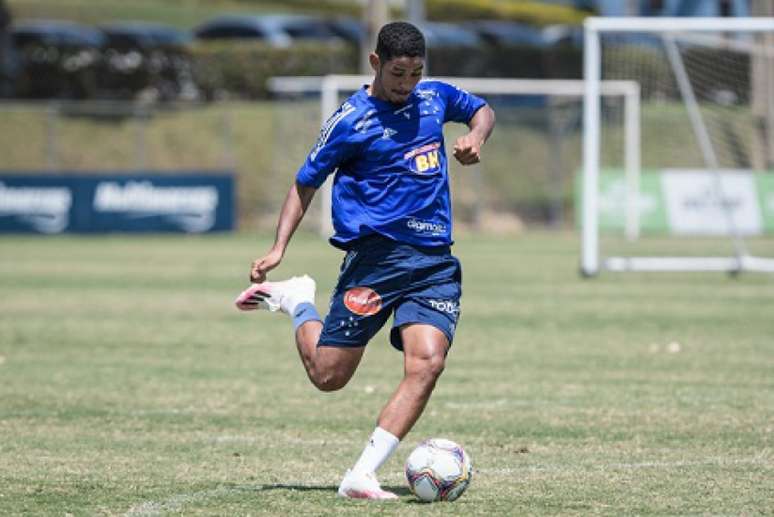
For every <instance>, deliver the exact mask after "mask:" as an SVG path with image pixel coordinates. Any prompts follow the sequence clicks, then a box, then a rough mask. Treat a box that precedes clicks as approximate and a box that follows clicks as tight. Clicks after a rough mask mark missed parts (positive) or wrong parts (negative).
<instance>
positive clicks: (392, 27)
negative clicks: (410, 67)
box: [376, 22, 425, 63]
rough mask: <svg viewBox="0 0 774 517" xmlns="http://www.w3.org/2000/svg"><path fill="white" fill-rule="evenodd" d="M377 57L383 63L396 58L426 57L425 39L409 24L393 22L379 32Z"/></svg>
mask: <svg viewBox="0 0 774 517" xmlns="http://www.w3.org/2000/svg"><path fill="white" fill-rule="evenodd" d="M376 55H377V56H379V60H380V61H381V62H382V63H386V62H387V61H389V60H390V59H394V58H396V57H425V37H424V36H423V35H422V33H421V32H420V30H419V29H417V28H416V27H415V26H414V25H412V24H410V23H408V22H392V23H388V24H386V25H385V26H384V27H382V28H381V30H380V31H379V36H378V37H377V40H376Z"/></svg>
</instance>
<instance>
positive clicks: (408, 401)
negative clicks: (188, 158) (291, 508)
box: [339, 324, 449, 499]
mask: <svg viewBox="0 0 774 517" xmlns="http://www.w3.org/2000/svg"><path fill="white" fill-rule="evenodd" d="M400 332H401V339H402V342H403V352H404V356H403V358H404V359H403V363H404V376H403V380H402V381H401V383H400V385H398V389H397V390H396V391H395V393H393V395H392V397H391V398H390V400H389V402H387V405H386V406H384V408H383V409H382V412H381V414H380V415H379V420H378V425H377V427H376V429H375V430H374V432H373V434H372V435H371V438H370V439H369V441H368V444H366V447H365V449H364V450H363V452H362V454H361V455H360V458H359V459H358V460H357V463H355V466H354V467H352V469H351V470H350V471H349V472H347V474H346V475H345V476H344V480H343V481H342V482H341V486H339V495H342V496H346V497H363V498H368V499H394V498H395V497H396V496H395V495H394V494H392V493H390V492H385V491H384V490H382V489H381V487H380V486H379V483H378V481H377V480H376V476H375V472H376V471H377V470H378V469H379V467H381V466H382V465H383V464H384V462H386V461H387V460H388V459H389V457H390V456H391V455H392V454H393V453H394V452H395V449H397V447H398V444H399V443H400V440H401V439H403V437H404V436H406V434H407V433H408V432H409V431H410V430H411V428H412V427H413V426H414V423H416V421H417V419H418V418H419V416H420V415H421V414H422V411H423V410H424V409H425V406H426V405H427V401H428V400H429V399H430V395H431V394H432V392H433V388H434V387H435V382H436V381H437V380H438V376H440V375H441V372H442V371H443V367H444V362H445V359H446V351H447V350H448V348H449V341H448V340H447V338H446V335H444V333H443V332H441V331H440V330H438V329H437V328H436V327H434V326H432V325H425V324H411V325H406V326H404V327H402V328H401V330H400ZM363 487H365V488H366V489H363Z"/></svg>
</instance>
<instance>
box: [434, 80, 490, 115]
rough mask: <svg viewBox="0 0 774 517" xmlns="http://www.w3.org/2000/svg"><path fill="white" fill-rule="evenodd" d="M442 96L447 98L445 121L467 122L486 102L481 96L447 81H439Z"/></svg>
mask: <svg viewBox="0 0 774 517" xmlns="http://www.w3.org/2000/svg"><path fill="white" fill-rule="evenodd" d="M438 85H439V86H438V88H439V90H440V91H441V96H442V97H443V98H444V99H446V114H445V116H444V122H462V123H463V124H467V123H468V122H469V121H470V119H472V118H473V115H475V114H476V112H477V111H478V110H479V109H480V108H481V106H483V105H485V104H486V101H485V100H484V99H482V98H481V97H478V96H476V95H473V94H472V93H469V92H467V91H465V90H463V89H461V88H457V87H456V86H454V85H451V84H446V83H438Z"/></svg>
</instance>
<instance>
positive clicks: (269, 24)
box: [193, 14, 344, 47]
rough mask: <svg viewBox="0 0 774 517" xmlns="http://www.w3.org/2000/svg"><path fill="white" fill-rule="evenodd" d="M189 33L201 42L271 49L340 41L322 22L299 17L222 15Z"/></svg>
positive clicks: (314, 18)
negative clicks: (261, 44)
mask: <svg viewBox="0 0 774 517" xmlns="http://www.w3.org/2000/svg"><path fill="white" fill-rule="evenodd" d="M193 32H194V36H195V37H196V38H198V39H203V40H216V39H255V40H262V41H265V42H266V43H268V44H269V45H272V46H275V47H288V46H290V45H292V44H293V43H294V42H297V41H318V42H319V41H324V42H333V43H340V42H342V41H344V39H343V38H342V37H340V36H339V35H337V34H336V32H334V31H333V30H332V29H331V27H330V25H329V24H328V23H327V22H326V21H325V20H324V19H322V18H316V17H313V16H303V15H262V16H259V15H242V14H232V15H224V16H219V17H217V18H214V19H212V20H209V21H206V22H204V23H203V24H201V25H199V26H198V27H196V28H195V29H194V31H193Z"/></svg>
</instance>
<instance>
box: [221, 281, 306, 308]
mask: <svg viewBox="0 0 774 517" xmlns="http://www.w3.org/2000/svg"><path fill="white" fill-rule="evenodd" d="M315 289H316V285H315V282H314V280H313V279H312V278H311V277H310V276H309V275H304V276H294V277H292V278H290V279H288V280H284V281H282V282H262V283H260V284H251V285H250V287H248V288H247V289H245V290H244V291H242V292H241V293H240V294H239V296H237V298H236V300H234V303H235V304H236V306H237V308H238V309H239V310H242V311H254V310H256V309H263V310H267V311H271V312H277V311H282V312H284V313H286V314H289V315H290V316H293V315H294V313H295V310H296V307H297V306H298V304H300V303H304V302H308V303H311V304H312V305H314V293H315Z"/></svg>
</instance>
